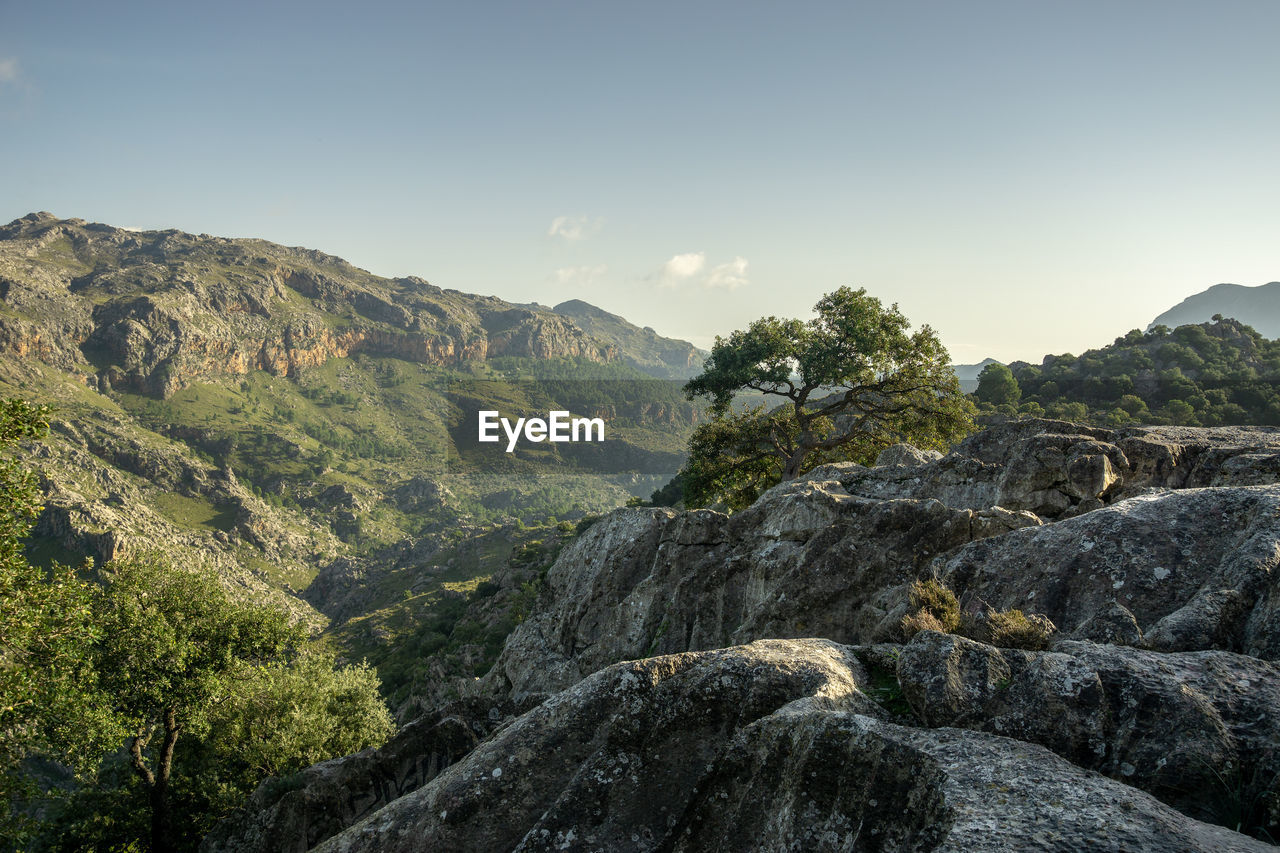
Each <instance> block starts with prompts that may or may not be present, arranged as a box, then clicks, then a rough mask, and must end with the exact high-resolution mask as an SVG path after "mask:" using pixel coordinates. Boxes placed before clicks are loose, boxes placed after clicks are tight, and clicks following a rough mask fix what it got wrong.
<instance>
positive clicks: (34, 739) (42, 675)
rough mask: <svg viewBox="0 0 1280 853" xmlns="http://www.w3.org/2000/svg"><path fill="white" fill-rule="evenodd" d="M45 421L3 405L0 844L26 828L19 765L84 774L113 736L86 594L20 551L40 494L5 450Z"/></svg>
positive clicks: (70, 576)
mask: <svg viewBox="0 0 1280 853" xmlns="http://www.w3.org/2000/svg"><path fill="white" fill-rule="evenodd" d="M48 419H49V410H48V409H47V408H46V407H43V406H33V405H31V404H29V403H26V402H24V401H22V400H0V452H3V454H4V455H3V456H0V604H2V605H3V606H0V838H10V839H15V843H17V842H18V841H20V840H21V839H22V838H23V837H24V836H25V834H26V832H27V831H28V829H29V828H30V827H29V825H28V821H27V820H26V819H25V818H24V816H23V815H22V814H21V813H15V812H13V811H11V809H12V806H13V804H14V803H13V799H12V798H13V796H14V795H16V794H23V795H27V796H29V795H32V794H34V793H36V792H35V790H34V787H33V785H32V784H31V782H30V780H29V778H27V777H26V776H24V775H23V774H22V773H21V772H20V764H19V763H20V762H21V761H22V759H24V758H25V757H27V756H29V755H33V754H45V755H49V756H51V757H54V758H57V759H59V760H61V761H63V762H65V763H67V764H70V765H72V766H76V767H81V768H83V767H84V766H85V764H86V762H85V756H86V755H87V754H90V753H95V752H97V751H98V750H100V749H101V748H102V747H103V745H104V744H105V743H107V742H108V741H109V738H110V737H111V734H112V726H111V721H110V717H109V715H108V714H106V713H105V712H104V711H103V705H104V704H105V702H104V700H103V697H102V695H101V693H100V691H99V690H98V687H97V682H96V679H95V677H94V673H93V671H92V668H91V667H90V665H89V661H88V658H87V654H86V652H87V649H88V647H89V644H90V643H91V642H93V641H94V639H95V638H97V637H98V636H99V635H100V631H99V629H98V628H97V626H96V625H95V624H94V620H93V617H92V610H91V603H92V597H91V590H90V588H89V587H88V586H87V585H86V584H85V583H83V582H82V581H81V580H80V579H79V578H77V577H76V575H75V572H74V571H72V570H71V569H70V568H67V567H65V566H61V565H58V564H56V563H55V564H54V565H52V566H51V567H50V568H48V569H47V570H46V569H41V568H37V567H35V566H32V565H30V564H29V563H28V562H27V560H26V558H25V556H24V554H23V546H22V539H23V538H24V537H25V536H26V534H27V532H28V530H30V528H31V524H32V522H33V521H34V520H35V518H36V516H37V515H38V514H39V512H40V509H41V506H40V492H39V490H38V489H37V487H36V483H35V478H34V476H33V475H32V474H31V473H30V472H29V471H25V470H23V469H22V468H21V467H20V466H19V465H18V463H17V462H16V461H15V460H14V459H13V458H12V456H11V455H10V452H11V449H12V448H13V447H14V445H15V444H16V443H17V442H19V441H23V440H28V439H38V438H41V437H42V436H43V435H44V434H45V432H46V430H47V429H48ZM0 849H4V848H3V842H0Z"/></svg>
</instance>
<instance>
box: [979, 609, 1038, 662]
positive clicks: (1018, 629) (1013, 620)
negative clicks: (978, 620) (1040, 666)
mask: <svg viewBox="0 0 1280 853" xmlns="http://www.w3.org/2000/svg"><path fill="white" fill-rule="evenodd" d="M986 628H987V632H988V633H989V635H990V638H991V639H990V642H991V645H993V646H999V647H1000V648H1002V649H1026V650H1027V651H1032V652H1035V651H1040V650H1041V649H1044V648H1047V647H1048V645H1049V637H1050V635H1051V634H1052V633H1053V626H1052V625H1051V624H1050V623H1049V621H1048V620H1047V619H1044V618H1043V617H1041V618H1038V619H1029V618H1027V616H1026V614H1024V613H1023V612H1022V611H1021V610H998V611H995V612H992V613H989V614H987V618H986Z"/></svg>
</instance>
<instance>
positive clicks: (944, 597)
mask: <svg viewBox="0 0 1280 853" xmlns="http://www.w3.org/2000/svg"><path fill="white" fill-rule="evenodd" d="M908 595H909V597H910V601H911V607H912V608H913V610H914V612H913V613H911V614H909V615H907V616H904V617H903V619H902V633H903V634H905V635H906V638H907V639H908V640H909V639H911V638H912V637H914V636H915V635H916V634H918V633H919V632H921V631H926V630H927V631H941V632H942V633H944V634H950V633H951V632H953V631H955V630H956V629H957V628H959V627H960V602H959V601H957V600H956V595H955V593H954V592H952V591H951V590H949V589H947V588H946V587H945V586H943V585H942V584H941V583H940V582H939V581H937V580H935V579H933V578H930V579H929V580H926V581H916V582H915V583H913V584H911V591H910V593H908Z"/></svg>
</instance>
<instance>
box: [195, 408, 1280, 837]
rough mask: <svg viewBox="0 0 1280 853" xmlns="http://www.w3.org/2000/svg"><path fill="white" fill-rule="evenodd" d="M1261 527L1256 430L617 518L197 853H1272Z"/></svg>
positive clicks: (835, 475) (1272, 694) (995, 432)
mask: <svg viewBox="0 0 1280 853" xmlns="http://www.w3.org/2000/svg"><path fill="white" fill-rule="evenodd" d="M1277 519H1280V429H1276V428H1264V427H1238V428H1214V429H1204V428H1187V427H1175V426H1169V427H1155V428H1127V429H1118V430H1106V429H1097V428H1090V427H1083V426H1080V425H1076V424H1071V423H1066V422H1060V421H1045V420H1021V421H1013V422H1008V423H1003V424H998V425H995V426H993V427H991V428H989V429H987V430H985V431H983V432H981V433H978V434H976V435H974V436H972V437H971V438H969V439H967V440H966V441H965V442H963V443H961V444H960V445H959V446H957V447H956V448H955V449H954V450H953V452H951V453H950V454H948V455H946V456H940V455H938V454H928V453H922V452H920V451H917V450H914V449H913V448H909V447H906V446H899V447H896V448H891V449H890V450H888V451H886V452H885V453H884V454H882V456H881V458H880V460H878V462H877V464H876V465H875V466H874V467H870V468H867V467H862V466H858V465H853V464H838V465H827V466H823V467H821V468H818V469H815V470H814V471H812V472H810V473H809V474H808V475H806V477H805V478H804V479H802V480H799V481H793V482H789V483H784V484H781V485H779V486H777V487H775V488H774V489H772V490H770V491H769V492H767V493H765V495H763V496H762V497H761V498H760V499H759V500H758V501H757V502H756V503H755V504H754V505H753V506H751V507H750V508H748V509H746V510H743V511H742V512H739V513H737V514H734V515H731V516H726V515H724V514H721V513H717V512H712V511H707V510H699V511H694V512H685V513H680V512H674V511H671V510H666V509H652V508H651V509H623V510H617V511H615V512H613V513H611V514H610V515H608V516H606V517H605V518H604V519H602V520H600V521H599V522H597V523H595V524H594V525H592V526H590V527H589V528H588V529H586V530H585V531H584V532H582V533H580V535H578V536H577V537H576V539H575V540H574V541H573V542H572V543H570V544H568V545H567V546H565V547H564V549H563V550H562V551H561V552H560V554H559V557H558V558H557V559H556V560H555V562H554V564H553V565H552V566H551V567H550V569H549V571H548V572H547V573H546V576H545V580H543V581H542V583H541V586H540V588H539V592H538V595H537V599H536V601H535V602H534V604H533V606H532V608H531V610H530V612H529V614H528V616H527V617H526V618H525V619H524V620H523V621H522V622H520V624H519V625H518V626H517V627H516V628H515V630H514V631H513V632H512V634H511V635H510V637H509V638H508V639H507V641H506V643H505V647H504V648H503V651H502V653H501V655H500V657H499V659H498V662H497V664H496V665H495V666H494V667H493V669H492V670H490V671H489V673H488V674H487V675H486V676H485V677H484V678H483V679H481V680H480V681H479V682H477V683H476V685H475V688H474V690H473V691H472V693H471V695H470V696H468V697H465V698H463V699H461V700H459V701H456V702H454V703H452V704H449V705H445V706H441V707H439V708H437V709H435V710H433V711H432V712H430V713H428V714H427V715H425V716H424V717H423V718H422V719H421V720H420V721H418V722H417V723H415V724H413V725H410V726H408V727H406V729H405V730H404V731H403V732H402V733H401V734H400V735H399V736H397V738H395V739H394V740H393V741H392V742H391V743H390V744H388V745H387V746H386V747H384V748H383V749H382V750H380V751H371V752H368V753H362V754H360V755H358V756H353V757H351V758H347V759H338V760H335V761H331V762H328V763H326V764H324V765H319V766H317V767H314V768H311V769H309V770H307V771H305V772H304V773H303V774H301V775H300V776H299V777H297V778H295V779H294V780H292V782H291V784H290V785H289V786H287V788H282V787H281V786H278V785H276V786H272V785H269V784H268V785H264V786H263V788H261V789H260V790H259V791H258V793H257V794H255V795H254V797H253V798H252V800H251V801H250V802H249V803H248V804H247V805H246V807H245V808H244V809H243V810H242V811H241V812H240V813H239V814H237V815H236V816H234V817H232V818H231V819H229V820H228V821H227V822H225V823H224V824H222V825H221V826H220V827H219V828H218V829H217V830H215V832H214V833H212V834H211V835H210V836H209V837H208V838H207V839H206V840H205V843H204V846H203V848H202V849H203V850H205V851H209V853H212V851H230V850H237V851H253V850H263V851H266V850H285V851H303V850H312V849H314V850H324V851H367V850H380V851H381V850H390V851H395V850H412V849H418V848H417V845H419V844H420V842H421V839H424V838H430V839H431V840H432V843H433V845H434V846H435V847H437V848H438V849H443V850H514V849H520V850H528V849H536V850H551V849H564V850H589V849H608V850H656V849H662V850H690V851H692V850H706V849H717V850H744V851H745V850H760V849H766V850H784V849H786V850H791V849H804V850H864V849H866V850H882V849H909V850H955V851H969V850H993V851H994V850H1008V849H1028V848H1032V847H1034V849H1038V850H1054V851H1068V850H1070V851H1076V850H1116V851H1121V850H1125V851H1127V850H1203V851H1210V850H1215V851H1216V850H1241V851H1243V850H1264V849H1273V848H1271V847H1270V846H1269V845H1267V844H1265V843H1263V842H1262V841H1259V840H1257V839H1255V838H1251V837H1249V836H1248V835H1245V834H1241V833H1239V832H1237V831H1236V830H1244V831H1247V832H1250V833H1253V834H1255V835H1258V836H1260V837H1262V838H1268V837H1270V838H1274V837H1276V835H1277V832H1280V715H1277V713H1276V708H1277V707H1280V705H1278V700H1280V663H1278V662H1277V661H1280V585H1278V584H1277V579H1276V571H1275V570H1276V565H1277V562H1278V561H1280V523H1278V522H1277ZM926 579H930V580H934V581H937V582H940V583H942V584H945V585H946V587H948V588H949V589H951V590H952V591H954V593H955V595H956V598H957V602H956V605H957V607H958V610H959V612H960V614H961V615H962V616H963V618H962V620H961V621H960V624H961V625H962V626H968V627H967V628H963V631H964V632H965V633H966V634H968V636H958V635H957V634H955V633H944V632H942V631H938V630H928V629H926V630H921V631H919V632H918V633H914V635H909V634H907V633H905V629H904V621H903V617H904V616H906V615H908V614H909V613H910V612H911V609H912V607H913V606H915V605H914V604H913V601H914V599H913V588H914V587H913V584H916V582H918V581H922V580H926ZM999 620H1021V624H1022V625H1023V626H1024V627H1025V626H1028V625H1029V626H1035V630H1034V631H1033V632H1031V633H1030V634H1026V635H1024V636H1025V637H1027V638H1029V639H1024V640H1021V641H1017V642H1015V641H1014V640H1015V639H1016V635H1013V634H999V633H997V632H996V631H995V630H994V626H996V625H997V624H1005V622H1003V621H999ZM1030 639H1034V640H1035V642H1030Z"/></svg>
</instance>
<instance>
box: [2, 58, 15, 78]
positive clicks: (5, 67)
mask: <svg viewBox="0 0 1280 853" xmlns="http://www.w3.org/2000/svg"><path fill="white" fill-rule="evenodd" d="M17 79H18V60H16V59H14V58H13V57H12V56H10V57H7V58H5V59H0V83H12V82H13V81H14V80H17Z"/></svg>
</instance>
